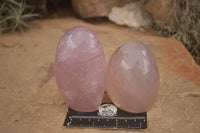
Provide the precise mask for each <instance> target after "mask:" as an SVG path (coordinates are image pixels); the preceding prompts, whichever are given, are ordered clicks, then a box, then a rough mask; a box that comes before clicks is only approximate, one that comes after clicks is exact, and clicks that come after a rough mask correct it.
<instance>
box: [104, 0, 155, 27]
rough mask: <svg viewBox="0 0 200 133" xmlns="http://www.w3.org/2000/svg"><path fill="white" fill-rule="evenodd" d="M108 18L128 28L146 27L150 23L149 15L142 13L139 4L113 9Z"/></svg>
mask: <svg viewBox="0 0 200 133" xmlns="http://www.w3.org/2000/svg"><path fill="white" fill-rule="evenodd" d="M108 18H109V19H110V20H111V21H112V22H114V23H116V24H118V25H126V26H129V27H134V28H136V29H137V28H140V27H148V26H149V25H151V23H152V18H151V16H150V14H148V13H147V12H146V11H144V9H143V7H142V6H141V4H140V3H139V2H135V3H129V4H126V5H125V6H123V7H113V8H112V11H111V12H110V13H109V15H108Z"/></svg>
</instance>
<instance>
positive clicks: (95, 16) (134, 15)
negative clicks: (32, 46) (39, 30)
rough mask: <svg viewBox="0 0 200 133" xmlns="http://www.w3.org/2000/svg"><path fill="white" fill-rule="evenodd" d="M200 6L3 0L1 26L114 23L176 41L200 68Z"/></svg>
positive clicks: (180, 1) (184, 1)
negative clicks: (72, 18)
mask: <svg viewBox="0 0 200 133" xmlns="http://www.w3.org/2000/svg"><path fill="white" fill-rule="evenodd" d="M199 7H200V1H199V0H191V1H188V0H109V1H107V0H1V1H0V25H1V32H3V33H4V32H14V31H19V32H20V33H21V34H23V32H24V30H26V28H27V27H29V28H30V27H31V24H30V23H28V21H29V20H34V19H41V20H43V19H53V18H59V17H69V16H76V17H77V18H79V19H82V20H84V21H86V22H88V23H101V22H105V21H111V22H113V23H115V24H117V25H121V26H128V27H130V28H134V29H135V30H139V31H148V32H151V33H153V34H157V35H160V36H164V37H170V38H175V39H177V40H178V41H181V42H182V43H183V45H185V47H186V48H187V49H188V51H189V52H190V53H191V55H192V56H193V58H194V59H195V61H196V63H197V64H199V65H200V8H199ZM33 27H34V26H33Z"/></svg>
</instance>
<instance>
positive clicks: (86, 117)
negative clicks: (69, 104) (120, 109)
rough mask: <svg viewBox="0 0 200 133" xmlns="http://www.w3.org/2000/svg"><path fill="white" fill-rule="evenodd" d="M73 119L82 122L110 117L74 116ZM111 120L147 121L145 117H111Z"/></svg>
mask: <svg viewBox="0 0 200 133" xmlns="http://www.w3.org/2000/svg"><path fill="white" fill-rule="evenodd" d="M72 118H74V119H78V118H79V119H80V120H81V118H83V119H108V117H103V116H72ZM109 119H116V120H117V119H118V120H124V119H126V120H135V121H136V119H144V120H145V118H144V117H109Z"/></svg>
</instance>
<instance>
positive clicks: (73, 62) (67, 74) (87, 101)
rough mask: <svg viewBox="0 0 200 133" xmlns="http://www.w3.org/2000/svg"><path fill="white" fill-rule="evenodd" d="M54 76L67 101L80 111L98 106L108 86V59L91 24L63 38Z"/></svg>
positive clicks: (69, 32)
mask: <svg viewBox="0 0 200 133" xmlns="http://www.w3.org/2000/svg"><path fill="white" fill-rule="evenodd" d="M54 69H55V77H56V82H57V85H58V88H59V90H60V92H61V94H62V95H63V97H64V99H65V101H66V103H67V105H68V106H69V107H71V108H72V109H74V110H76V111H80V112H91V111H95V110H97V109H98V107H99V106H100V104H101V102H102V97H103V93H104V87H105V73H106V62H105V57H104V52H103V49H102V46H101V43H100V42H99V40H98V38H97V37H96V35H95V34H94V32H93V31H91V30H90V29H89V28H86V27H75V28H72V29H70V30H69V31H67V32H66V33H65V35H64V36H63V37H62V38H61V39H60V42H59V44H58V46H57V50H56V58H55V66H54Z"/></svg>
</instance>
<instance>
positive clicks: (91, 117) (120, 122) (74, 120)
mask: <svg viewBox="0 0 200 133" xmlns="http://www.w3.org/2000/svg"><path fill="white" fill-rule="evenodd" d="M63 125H64V126H66V127H80V128H81V127H82V128H85V127H87V128H111V129H146V128H147V115H146V112H144V113H138V114H135V113H129V112H126V111H123V110H121V109H119V108H117V107H116V106H115V105H113V104H112V103H103V104H102V105H101V106H100V107H99V109H98V110H97V111H94V112H86V113H85V112H77V111H74V110H72V109H70V108H69V109H68V112H67V116H66V119H65V121H64V124H63Z"/></svg>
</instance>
